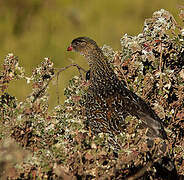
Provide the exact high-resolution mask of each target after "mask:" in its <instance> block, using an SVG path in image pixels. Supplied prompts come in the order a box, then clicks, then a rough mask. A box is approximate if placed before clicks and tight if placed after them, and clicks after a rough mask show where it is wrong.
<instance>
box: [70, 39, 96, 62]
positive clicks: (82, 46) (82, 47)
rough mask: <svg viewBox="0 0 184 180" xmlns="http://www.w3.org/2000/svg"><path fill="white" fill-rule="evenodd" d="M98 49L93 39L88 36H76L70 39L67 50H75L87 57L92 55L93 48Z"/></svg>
mask: <svg viewBox="0 0 184 180" xmlns="http://www.w3.org/2000/svg"><path fill="white" fill-rule="evenodd" d="M97 49H99V48H98V45H97V44H96V42H95V41H93V40H92V39H90V38H88V37H78V38H76V39H74V40H73V41H72V43H71V44H70V46H69V47H68V48H67V51H76V52H79V53H80V54H82V55H83V56H85V57H87V58H89V57H90V56H93V55H94V53H95V50H97Z"/></svg>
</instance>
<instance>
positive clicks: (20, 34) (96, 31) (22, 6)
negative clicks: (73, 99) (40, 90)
mask: <svg viewBox="0 0 184 180" xmlns="http://www.w3.org/2000/svg"><path fill="white" fill-rule="evenodd" d="M182 3H183V1H182V0H178V1H173V0H162V1H160V0H152V1H149V2H148V1H147V0H131V1H130V0H123V1H122V0H116V1H115V2H114V1H107V0H100V1H99V0H52V1H51V0H50V1H49V0H47V1H43V0H30V1H25V0H6V1H3V0H1V1H0V27H1V28H0V39H1V43H0V49H1V51H0V61H1V62H2V61H3V58H4V56H5V55H6V54H7V53H9V52H12V53H15V54H17V55H18V56H19V59H20V63H21V65H22V66H23V67H25V69H26V73H28V74H27V75H30V74H31V71H32V69H33V68H34V67H35V66H36V65H38V64H39V63H40V62H41V59H43V58H44V57H51V58H52V59H53V61H54V63H55V67H64V66H66V65H69V64H71V60H70V58H71V59H73V60H74V61H75V62H76V63H78V64H80V65H81V66H82V67H84V68H86V69H87V64H86V62H85V61H84V60H83V58H81V57H79V56H78V55H76V54H73V53H70V54H69V53H67V52H66V48H67V46H68V45H69V44H70V42H71V40H72V39H73V38H75V37H77V36H89V37H91V38H93V39H95V40H96V41H97V42H98V43H99V44H100V45H103V44H108V45H110V46H112V47H113V48H115V49H120V42H119V39H120V37H122V35H123V34H125V33H128V34H130V35H135V34H137V33H138V32H141V30H142V27H143V23H144V19H145V18H148V17H151V15H152V13H153V12H154V11H155V10H158V9H161V8H164V9H166V10H169V11H170V12H171V13H172V14H173V15H174V16H175V18H176V19H177V18H178V16H177V14H178V12H179V8H178V7H179V5H182ZM75 56H76V57H75ZM1 64H2V63H1ZM74 69H75V68H74ZM74 69H72V68H71V69H69V70H67V71H66V72H65V73H63V74H62V77H60V84H59V87H60V96H61V99H62V102H63V100H64V96H63V93H64V91H63V89H64V88H65V87H67V84H68V80H69V79H71V77H73V76H74V75H77V74H78V73H77V71H76V70H74ZM17 87H21V89H19V88H17ZM9 92H10V93H11V94H12V95H15V96H16V97H17V98H18V99H19V100H23V99H24V98H25V97H26V95H27V94H28V93H30V92H31V87H28V86H26V82H25V81H24V80H19V81H16V82H13V83H11V86H10V87H9ZM50 95H51V98H50V104H51V106H52V107H53V106H54V105H56V91H55V86H53V87H51V88H50Z"/></svg>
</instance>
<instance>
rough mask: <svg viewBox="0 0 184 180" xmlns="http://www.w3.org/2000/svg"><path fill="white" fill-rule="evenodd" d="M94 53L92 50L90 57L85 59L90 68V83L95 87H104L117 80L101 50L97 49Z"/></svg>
mask: <svg viewBox="0 0 184 180" xmlns="http://www.w3.org/2000/svg"><path fill="white" fill-rule="evenodd" d="M95 51H96V52H94V50H93V53H92V55H90V56H88V57H87V58H88V63H89V66H90V80H91V83H92V84H93V85H95V86H96V85H97V86H100V85H102V86H104V85H107V84H109V83H112V82H113V81H115V80H117V76H116V74H115V73H114V71H113V69H112V68H111V66H110V63H109V62H108V60H107V58H106V57H105V56H104V54H103V52H102V50H101V49H100V48H99V49H96V50H95Z"/></svg>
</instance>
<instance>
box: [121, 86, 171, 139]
mask: <svg viewBox="0 0 184 180" xmlns="http://www.w3.org/2000/svg"><path fill="white" fill-rule="evenodd" d="M121 94H122V96H123V97H122V99H124V104H125V109H126V111H128V112H129V113H130V114H131V115H133V116H137V117H138V118H139V119H141V120H142V122H143V123H144V125H145V126H147V127H148V128H149V129H150V133H151V134H152V135H154V136H157V137H161V138H163V139H166V137H167V136H166V133H165V131H164V129H163V125H162V122H161V120H160V118H159V117H158V116H157V115H156V113H155V112H154V111H153V110H152V109H151V107H150V106H149V105H148V104H147V103H146V102H145V101H144V100H143V99H142V98H140V97H139V96H137V95H136V94H135V93H133V92H132V91H130V90H128V89H125V90H124V92H123V93H121Z"/></svg>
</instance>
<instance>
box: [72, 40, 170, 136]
mask: <svg viewBox="0 0 184 180" xmlns="http://www.w3.org/2000/svg"><path fill="white" fill-rule="evenodd" d="M69 48H70V49H69ZM69 48H68V50H75V51H77V52H80V53H81V54H82V55H83V56H84V57H85V58H86V59H87V60H88V64H89V66H90V71H89V72H90V81H91V85H90V87H89V89H88V92H87V95H86V99H85V109H86V116H87V123H88V124H89V127H90V128H91V130H92V132H94V133H100V132H106V133H110V134H118V133H120V132H122V131H123V128H124V120H125V117H126V116H127V115H129V114H130V115H133V116H136V117H137V118H139V119H140V120H141V121H142V123H143V125H144V126H145V127H147V128H148V129H149V131H148V132H149V133H148V134H149V136H151V137H160V138H162V139H166V138H167V136H166V133H165V131H164V128H163V125H162V122H161V120H160V118H159V117H158V116H157V115H156V113H155V112H154V111H153V110H152V109H151V107H149V106H148V105H147V104H146V102H145V101H144V100H143V99H142V98H140V97H139V96H137V95H136V94H135V93H133V92H132V91H130V90H128V89H127V88H126V86H125V85H124V84H123V83H122V82H121V81H120V80H119V79H118V78H117V76H116V74H115V73H114V71H113V69H112V68H111V66H110V64H109V62H108V60H107V58H106V57H105V56H104V54H103V52H102V50H101V49H100V48H99V47H98V45H97V44H96V42H95V41H93V40H92V39H90V38H88V37H79V38H76V39H74V40H73V41H72V43H71V46H70V47H69Z"/></svg>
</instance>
